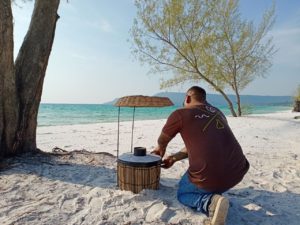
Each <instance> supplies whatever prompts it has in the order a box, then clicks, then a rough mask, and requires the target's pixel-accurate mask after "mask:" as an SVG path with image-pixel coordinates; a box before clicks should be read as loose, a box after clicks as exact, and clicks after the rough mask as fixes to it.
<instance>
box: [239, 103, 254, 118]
mask: <svg viewBox="0 0 300 225" xmlns="http://www.w3.org/2000/svg"><path fill="white" fill-rule="evenodd" d="M241 108H242V113H243V115H249V114H252V113H253V106H252V105H249V104H242V106H241Z"/></svg>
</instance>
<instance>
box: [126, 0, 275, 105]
mask: <svg viewBox="0 0 300 225" xmlns="http://www.w3.org/2000/svg"><path fill="white" fill-rule="evenodd" d="M238 4H239V1H238V0H166V1H156V0H135V5H136V7H137V18H136V19H135V20H134V24H133V26H132V29H131V35H132V40H133V52H134V53H135V55H136V56H137V58H138V59H139V60H140V62H142V63H148V64H149V65H150V66H151V71H149V72H151V73H164V72H166V71H169V72H171V73H172V74H173V76H172V77H171V78H167V79H165V80H162V82H161V88H166V87H171V86H176V85H179V84H182V83H184V82H194V83H195V82H199V81H200V80H203V81H204V82H206V83H208V84H209V85H210V86H211V87H212V88H213V89H215V90H216V91H218V92H220V93H221V94H222V95H223V96H224V97H225V99H226V100H227V102H228V103H229V105H232V103H231V101H230V99H229V98H226V97H227V96H226V94H225V92H224V90H225V89H228V88H230V89H232V90H233V91H234V93H236V96H237V100H238V101H237V102H238V106H239V108H240V102H239V97H238V96H239V92H240V91H241V90H243V89H244V88H245V87H246V86H247V85H248V84H249V83H250V82H251V81H253V80H254V79H255V77H256V76H263V75H265V74H266V72H267V70H268V69H269V68H270V66H271V65H272V63H271V59H272V56H273V54H274V53H275V50H274V46H273V44H272V39H271V38H266V34H267V32H268V31H269V30H270V28H271V27H272V24H273V22H274V6H273V7H272V8H271V9H270V10H268V11H266V13H265V14H264V16H263V19H262V22H261V23H260V24H259V26H258V27H257V28H255V26H254V25H253V23H252V22H248V21H246V20H242V19H241V16H240V13H239V10H238ZM231 109H232V110H234V109H233V107H232V106H231Z"/></svg>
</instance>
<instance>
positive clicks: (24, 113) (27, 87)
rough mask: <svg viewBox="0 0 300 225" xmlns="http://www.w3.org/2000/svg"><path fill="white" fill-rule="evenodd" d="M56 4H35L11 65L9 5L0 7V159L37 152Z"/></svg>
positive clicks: (54, 0) (38, 1)
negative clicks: (37, 129) (38, 131)
mask: <svg viewBox="0 0 300 225" xmlns="http://www.w3.org/2000/svg"><path fill="white" fill-rule="evenodd" d="M58 5H59V0H51V1H44V0H36V1H35V5H34V11H33V14H32V18H31V23H30V26H29V29H28V32H27V34H26V36H25V39H24V42H23V44H22V46H21V49H20V51H19V54H18V57H17V59H16V62H15V65H14V63H13V31H12V28H13V25H12V13H11V1H10V0H1V3H0V17H1V20H0V35H1V37H0V82H1V83H0V85H1V86H0V87H1V89H0V115H1V117H0V141H1V149H0V155H2V156H7V155H14V154H17V153H22V152H28V151H35V150H36V127H37V114H38V108H39V104H40V100H41V95H42V89H43V82H44V77H45V72H46V68H47V65H48V59H49V55H50V53H51V49H52V44H53V40H54V34H55V28H56V21H57V19H58V18H59V17H58V15H57V9H58Z"/></svg>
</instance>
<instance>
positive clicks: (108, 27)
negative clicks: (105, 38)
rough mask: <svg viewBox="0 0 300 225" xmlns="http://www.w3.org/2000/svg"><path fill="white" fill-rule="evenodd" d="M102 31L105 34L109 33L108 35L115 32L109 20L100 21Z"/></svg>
mask: <svg viewBox="0 0 300 225" xmlns="http://www.w3.org/2000/svg"><path fill="white" fill-rule="evenodd" d="M100 29H101V30H102V31H103V32H107V33H110V32H112V31H113V29H112V26H111V24H110V23H109V22H108V21H107V20H101V21H100Z"/></svg>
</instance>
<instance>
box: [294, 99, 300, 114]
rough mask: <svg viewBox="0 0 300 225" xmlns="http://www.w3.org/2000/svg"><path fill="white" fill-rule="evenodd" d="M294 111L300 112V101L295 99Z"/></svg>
mask: <svg viewBox="0 0 300 225" xmlns="http://www.w3.org/2000/svg"><path fill="white" fill-rule="evenodd" d="M293 111H294V112H300V101H298V100H295V102H294V109H293Z"/></svg>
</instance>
